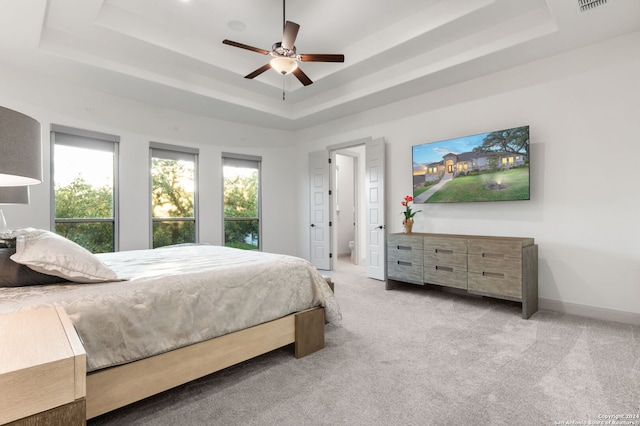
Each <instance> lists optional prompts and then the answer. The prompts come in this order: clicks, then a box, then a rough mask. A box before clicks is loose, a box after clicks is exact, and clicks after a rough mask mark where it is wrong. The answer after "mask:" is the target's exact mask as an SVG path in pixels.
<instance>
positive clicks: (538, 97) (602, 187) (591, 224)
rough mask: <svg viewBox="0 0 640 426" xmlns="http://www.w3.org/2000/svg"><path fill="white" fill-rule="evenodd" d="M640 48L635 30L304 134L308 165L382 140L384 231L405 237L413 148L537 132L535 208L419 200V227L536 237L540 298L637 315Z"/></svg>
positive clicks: (303, 242)
mask: <svg viewBox="0 0 640 426" xmlns="http://www.w3.org/2000/svg"><path fill="white" fill-rule="evenodd" d="M639 45H640V33H638V32H636V33H633V34H630V35H628V36H625V37H622V38H619V39H616V40H611V41H608V42H605V43H601V44H599V45H594V46H590V47H587V48H584V49H580V50H576V51H573V52H569V53H567V54H563V55H560V56H557V57H553V58H550V59H546V60H542V61H538V62H535V63H531V64H527V65H524V66H521V67H518V68H514V69H511V70H508V71H505V72H501V73H498V74H494V75H489V76H485V77H483V78H480V79H477V80H474V81H470V82H466V83H463V84H459V85H456V86H453V87H450V88H447V89H444V90H440V91H437V92H431V93H428V94H426V95H421V96H416V97H414V98H410V99H407V100H405V101H403V102H398V103H396V104H393V105H388V106H386V107H382V108H378V109H376V110H372V111H368V112H365V113H362V114H358V115H355V116H349V117H345V118H343V119H340V120H336V121H334V122H331V123H327V124H326V125H322V126H318V127H314V128H309V129H305V130H303V131H300V132H298V133H297V135H296V139H298V140H299V141H304V142H305V145H304V147H303V149H302V150H301V151H300V153H299V155H300V157H299V158H300V161H302V159H303V158H306V156H307V153H308V152H310V151H315V150H318V149H322V148H325V147H327V146H329V145H333V144H339V143H342V142H345V141H349V140H355V139H359V138H365V137H374V138H375V137H384V138H385V139H386V141H387V143H388V146H387V174H386V177H387V186H386V190H387V203H386V204H387V212H386V215H387V229H388V232H401V216H400V212H401V205H400V201H401V199H402V197H404V195H406V194H411V187H412V180H411V147H412V146H413V145H417V144H422V143H426V142H432V141H438V140H443V139H449V138H453V137H457V136H466V135H471V134H477V133H482V132H487V131H491V130H498V129H503V128H508V127H515V126H521V125H530V126H531V156H532V157H531V175H532V182H531V200H530V201H518V202H508V203H505V202H501V203H500V202H495V203H473V204H444V205H422V206H420V207H421V208H422V209H423V212H422V213H418V215H417V216H416V224H415V226H414V231H416V232H420V231H425V232H442V233H463V234H478V235H504V236H524V237H534V238H535V239H536V242H537V243H538V244H539V296H540V297H541V298H543V299H544V300H547V301H549V302H554V301H555V302H562V303H566V304H576V305H582V306H586V307H595V308H602V309H606V310H612V311H622V312H621V314H622V315H625V314H626V313H629V314H640V303H639V302H640V225H639V224H638V223H639V222H638V217H640V216H639V213H638V212H639V211H640V190H639V189H638V185H639V182H640V167H639V165H638V164H637V163H638V162H637V160H636V159H637V158H640V143H639V137H640V80H639V77H638V76H640V49H638V46H639ZM300 191H301V193H304V194H307V192H306V188H305V187H304V185H301V186H300ZM305 196H307V195H305ZM300 214H301V216H304V215H308V212H307V211H306V210H304V209H301V211H300ZM302 237H303V238H301V239H300V241H299V245H300V252H301V255H302V256H307V254H308V246H309V244H308V238H306V236H305V235H302Z"/></svg>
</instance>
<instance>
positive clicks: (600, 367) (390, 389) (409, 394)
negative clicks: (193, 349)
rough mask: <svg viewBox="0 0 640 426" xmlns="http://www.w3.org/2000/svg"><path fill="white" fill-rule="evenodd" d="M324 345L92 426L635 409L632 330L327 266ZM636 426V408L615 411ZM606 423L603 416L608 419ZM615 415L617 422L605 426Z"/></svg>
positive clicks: (401, 420)
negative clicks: (330, 312) (335, 314)
mask: <svg viewBox="0 0 640 426" xmlns="http://www.w3.org/2000/svg"><path fill="white" fill-rule="evenodd" d="M333 281H334V282H335V286H336V296H337V297H338V300H339V302H340V305H341V309H342V313H343V317H344V318H343V321H342V323H340V324H337V325H334V324H329V325H327V330H326V347H325V349H323V350H321V351H319V352H316V353H314V354H312V355H309V356H307V357H305V358H303V359H300V360H296V359H295V358H294V357H293V355H292V352H291V351H292V350H291V348H283V349H280V350H277V351H274V352H272V353H270V354H267V355H264V356H261V357H258V358H255V359H253V360H250V361H247V362H245V363H243V364H240V365H238V366H235V367H231V368H229V369H227V370H225V371H222V372H219V373H216V374H213V375H210V376H208V377H205V378H203V379H200V380H197V381H195V382H192V383H189V384H187V385H184V386H181V387H178V388H176V389H173V390H171V391H168V392H165V393H163V394H160V395H157V396H154V397H152V398H149V399H147V400H144V401H141V402H139V403H136V404H132V405H130V406H128V407H125V408H122V409H120V410H117V411H115V412H112V413H108V414H106V415H104V416H101V417H98V418H96V419H93V420H91V421H89V423H88V424H89V425H90V426H97V425H558V424H588V422H589V421H591V422H597V421H603V423H602V424H605V421H606V418H605V417H604V416H611V415H623V416H626V415H628V416H631V417H633V416H637V415H638V414H639V413H640V327H638V326H631V325H624V324H617V323H609V322H603V321H596V320H590V319H585V318H580V317H576V316H570V315H563V314H558V313H553V312H545V311H541V312H538V313H537V314H535V315H534V316H533V317H532V318H531V319H529V320H523V319H521V318H520V306H519V305H517V304H513V303H509V302H501V301H496V300H492V299H485V298H477V297H467V296H460V295H453V294H449V293H446V292H440V291H433V290H428V289H423V288H420V287H413V286H407V287H404V286H403V287H401V288H400V289H396V290H392V291H386V290H385V289H384V283H382V282H379V281H375V280H370V279H367V278H365V277H364V276H363V275H362V274H361V272H360V270H359V269H357V268H350V269H348V268H341V269H340V270H338V271H337V272H334V273H333ZM623 420H625V421H629V422H635V423H626V424H637V425H640V418H635V419H634V418H629V419H624V418H622V417H619V418H618V419H617V421H623ZM610 424H612V423H610ZM618 424H625V423H618Z"/></svg>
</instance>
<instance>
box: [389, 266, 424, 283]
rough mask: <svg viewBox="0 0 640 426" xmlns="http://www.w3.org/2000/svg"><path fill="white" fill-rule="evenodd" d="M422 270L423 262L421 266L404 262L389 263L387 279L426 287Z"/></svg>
mask: <svg viewBox="0 0 640 426" xmlns="http://www.w3.org/2000/svg"><path fill="white" fill-rule="evenodd" d="M422 269H423V268H422V262H420V264H415V263H411V262H405V261H402V260H397V261H395V262H387V277H389V278H390V279H392V280H397V281H404V282H407V283H412V284H420V285H424V282H423V281H422Z"/></svg>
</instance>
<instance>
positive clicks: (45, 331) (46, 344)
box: [0, 307, 87, 426]
mask: <svg viewBox="0 0 640 426" xmlns="http://www.w3.org/2000/svg"><path fill="white" fill-rule="evenodd" d="M86 369H87V367H86V354H85V351H84V348H83V347H82V344H81V342H80V339H79V337H78V335H77V334H76V332H75V329H74V328H73V324H72V323H71V320H70V319H69V317H68V316H67V314H66V312H65V311H64V309H62V308H60V307H57V308H53V307H51V308H41V309H33V310H29V311H22V312H16V313H12V314H3V315H0V424H5V423H9V424H11V425H40V424H46V425H64V426H71V425H84V424H86V409H85V395H86Z"/></svg>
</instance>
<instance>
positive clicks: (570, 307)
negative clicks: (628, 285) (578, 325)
mask: <svg viewBox="0 0 640 426" xmlns="http://www.w3.org/2000/svg"><path fill="white" fill-rule="evenodd" d="M538 308H539V309H540V310H545V311H555V312H561V313H563V314H571V315H578V316H581V317H588V318H594V319H599V320H604V321H613V322H621V323H624V324H632V325H640V314H636V313H633V312H624V311H616V310H614V309H605V308H597V307H595V306H587V305H578V304H576V303H568V302H561V301H559V300H553V299H542V298H538Z"/></svg>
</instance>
